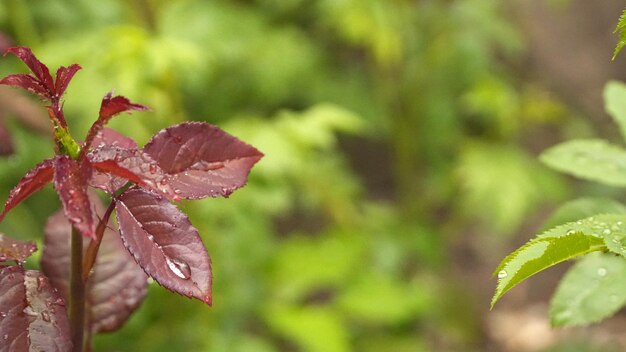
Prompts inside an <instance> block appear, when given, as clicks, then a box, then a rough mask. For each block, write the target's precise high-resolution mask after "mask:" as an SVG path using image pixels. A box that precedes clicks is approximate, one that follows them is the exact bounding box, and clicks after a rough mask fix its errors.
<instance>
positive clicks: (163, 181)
mask: <svg viewBox="0 0 626 352" xmlns="http://www.w3.org/2000/svg"><path fill="white" fill-rule="evenodd" d="M159 183H160V184H162V185H163V186H165V185H166V184H167V178H165V177H163V178H162V179H161V181H159Z"/></svg>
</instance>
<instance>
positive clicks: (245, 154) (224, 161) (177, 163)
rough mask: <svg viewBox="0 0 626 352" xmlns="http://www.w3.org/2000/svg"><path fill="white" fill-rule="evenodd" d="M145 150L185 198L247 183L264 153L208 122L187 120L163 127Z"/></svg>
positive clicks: (226, 191)
mask: <svg viewBox="0 0 626 352" xmlns="http://www.w3.org/2000/svg"><path fill="white" fill-rule="evenodd" d="M143 150H144V151H145V152H146V153H147V154H148V155H150V156H151V157H152V158H153V159H154V160H156V161H157V162H158V164H159V166H160V167H161V168H162V169H163V170H164V171H165V172H166V173H168V174H170V175H172V176H173V177H171V178H170V180H171V187H172V188H174V189H175V190H176V191H177V194H178V195H179V196H180V197H181V198H187V199H198V198H204V197H217V196H228V195H229V194H230V193H232V192H233V191H234V190H236V189H237V188H240V187H242V186H244V185H245V183H246V180H247V177H248V173H249V172H250V169H251V168H252V166H254V164H255V163H256V162H257V161H259V160H260V159H261V158H262V157H263V154H262V153H261V152H259V151H258V150H257V149H256V148H254V147H252V146H251V145H249V144H246V143H244V142H242V141H240V140H239V139H237V138H235V137H233V136H231V135H229V134H227V133H226V132H224V131H222V130H221V129H219V128H217V127H215V126H212V125H210V124H208V123H204V122H184V123H181V124H178V125H175V126H172V127H168V128H166V129H164V130H161V131H160V132H159V133H157V134H156V135H154V137H152V139H151V140H150V141H149V142H148V144H146V146H145V147H144V148H143Z"/></svg>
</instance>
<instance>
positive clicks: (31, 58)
mask: <svg viewBox="0 0 626 352" xmlns="http://www.w3.org/2000/svg"><path fill="white" fill-rule="evenodd" d="M8 53H11V54H13V55H15V56H17V57H18V58H19V59H20V60H22V61H23V62H24V63H25V64H26V66H28V67H29V68H30V70H31V71H32V72H33V74H34V75H35V78H37V79H38V80H39V81H40V82H41V84H42V85H43V86H44V87H45V88H46V89H47V90H48V97H52V95H53V94H54V83H53V81H52V76H51V75H50V71H49V70H48V67H47V66H46V65H44V64H42V63H41V61H39V60H38V59H37V58H36V57H35V55H34V54H33V52H32V51H31V50H30V49H29V48H25V47H13V48H9V49H8V50H7V51H6V53H4V55H6V54H8Z"/></svg>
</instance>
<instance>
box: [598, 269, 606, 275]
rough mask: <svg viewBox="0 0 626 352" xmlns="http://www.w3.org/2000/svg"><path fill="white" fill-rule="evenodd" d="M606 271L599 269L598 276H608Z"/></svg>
mask: <svg viewBox="0 0 626 352" xmlns="http://www.w3.org/2000/svg"><path fill="white" fill-rule="evenodd" d="M606 273H607V271H606V269H605V268H598V276H606Z"/></svg>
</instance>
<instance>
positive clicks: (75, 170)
mask: <svg viewBox="0 0 626 352" xmlns="http://www.w3.org/2000/svg"><path fill="white" fill-rule="evenodd" d="M54 166H55V168H54V188H56V191H57V193H58V194H59V199H61V203H62V204H63V211H64V213H65V216H66V217H67V218H68V220H69V221H70V222H71V223H72V225H74V227H76V229H77V230H78V231H80V233H81V234H83V236H86V237H91V238H95V225H94V221H93V215H92V209H91V202H90V201H89V197H88V195H87V179H88V178H89V176H90V175H89V174H90V171H91V170H90V169H89V168H87V167H81V164H80V163H79V162H77V161H76V160H72V159H70V157H69V156H67V155H59V156H57V157H56V159H55V165H54Z"/></svg>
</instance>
